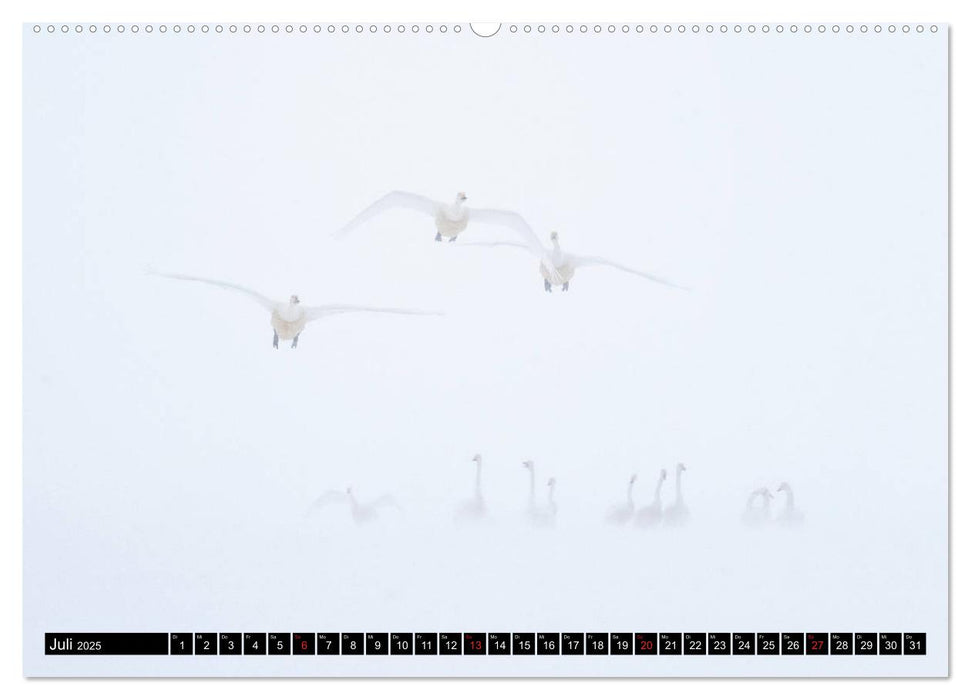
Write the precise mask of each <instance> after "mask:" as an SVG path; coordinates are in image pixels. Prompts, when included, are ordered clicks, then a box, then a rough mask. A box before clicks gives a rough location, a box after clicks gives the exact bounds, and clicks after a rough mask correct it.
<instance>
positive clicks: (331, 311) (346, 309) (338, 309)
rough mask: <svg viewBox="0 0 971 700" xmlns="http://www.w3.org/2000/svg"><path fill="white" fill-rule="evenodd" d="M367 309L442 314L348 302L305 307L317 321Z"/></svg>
mask: <svg viewBox="0 0 971 700" xmlns="http://www.w3.org/2000/svg"><path fill="white" fill-rule="evenodd" d="M357 311H365V312H372V313H380V314H407V315H410V316H442V315H443V314H442V312H441V311H420V310H417V309H395V308H389V307H382V306H350V305H346V304H323V305H321V306H308V307H306V309H304V315H305V318H306V319H307V321H316V320H317V319H319V318H324V317H325V316H334V315H336V314H346V313H353V312H357Z"/></svg>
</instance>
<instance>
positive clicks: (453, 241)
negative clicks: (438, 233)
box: [448, 236, 458, 243]
mask: <svg viewBox="0 0 971 700" xmlns="http://www.w3.org/2000/svg"><path fill="white" fill-rule="evenodd" d="M456 238H458V236H452V237H451V238H449V239H448V242H449V243H455V239H456Z"/></svg>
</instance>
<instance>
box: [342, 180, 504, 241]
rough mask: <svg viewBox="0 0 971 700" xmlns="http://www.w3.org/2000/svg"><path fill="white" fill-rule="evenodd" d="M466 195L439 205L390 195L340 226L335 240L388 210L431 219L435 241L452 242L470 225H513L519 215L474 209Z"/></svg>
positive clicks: (396, 193)
mask: <svg viewBox="0 0 971 700" xmlns="http://www.w3.org/2000/svg"><path fill="white" fill-rule="evenodd" d="M466 199H467V197H466V196H465V192H459V193H458V194H457V195H455V199H454V200H453V201H452V202H451V203H448V202H438V201H436V200H434V199H430V198H429V197H425V196H423V195H420V194H415V193H413V192H402V191H401V190H396V191H394V192H389V193H388V194H386V195H384V196H383V197H381V198H380V199H379V200H377V201H376V202H374V203H373V204H371V205H370V206H369V207H367V208H366V209H365V210H364V211H362V212H361V213H360V214H358V215H357V216H355V217H354V218H353V219H351V221H350V222H349V223H347V224H345V225H344V226H343V228H341V229H340V230H339V231H338V232H337V233H336V234H335V237H338V238H341V237H344V236H346V235H347V234H349V233H351V232H352V231H355V230H356V229H358V228H360V227H361V226H362V225H364V224H365V223H367V222H368V221H370V220H371V219H373V218H374V217H376V216H378V215H379V214H383V213H384V212H386V211H388V210H390V209H411V210H413V211H417V212H420V213H422V214H425V215H427V216H430V217H431V218H432V219H434V221H435V240H436V241H441V240H442V239H443V238H445V239H447V240H448V241H449V242H454V241H455V239H456V238H458V236H459V234H460V233H462V232H463V231H464V230H465V229H466V228H467V227H468V225H469V224H470V223H483V224H496V225H500V226H514V225H515V219H516V218H517V217H518V216H519V215H518V214H515V213H513V212H508V211H501V210H499V209H473V208H471V207H467V206H465V200H466Z"/></svg>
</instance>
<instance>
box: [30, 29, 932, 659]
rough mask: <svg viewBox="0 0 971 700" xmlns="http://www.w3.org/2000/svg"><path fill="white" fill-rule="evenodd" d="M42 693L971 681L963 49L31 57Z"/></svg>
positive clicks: (825, 42)
mask: <svg viewBox="0 0 971 700" xmlns="http://www.w3.org/2000/svg"><path fill="white" fill-rule="evenodd" d="M23 54H24V75H23V101H24V111H23V162H24V190H23V192H24V198H23V221H24V230H23V295H24V307H23V351H24V356H23V357H24V359H23V388H24V419H23V425H24V435H23V439H24V467H23V484H24V493H23V505H24V601H23V604H24V617H23V635H24V649H25V651H24V672H25V674H26V675H28V676H351V677H360V676H433V677H434V676H499V677H509V676H542V677H562V676H578V677H584V676H599V677H605V676H606V677H610V676H618V677H649V676H719V677H725V676H750V677H751V676H798V677H806V676H829V677H831V676H869V677H872V676H946V675H947V674H948V27H947V25H943V24H927V23H925V24H852V25H847V24H812V25H805V24H798V25H792V24H777V23H771V22H770V23H761V22H760V23H755V24H751V23H742V24H737V23H720V22H719V23H701V24H652V23H649V22H645V23H638V24H635V23H628V24H624V23H616V22H613V23H612V22H608V21H605V22H603V23H599V24H596V23H589V24H564V23H560V24H555V23H534V24H508V23H503V24H495V25H469V24H454V23H448V24H442V23H431V24H429V23H388V24H384V23H378V24H353V23H352V24H329V23H314V22H307V23H279V24H273V23H266V24H258V23H251V24H247V23H231V22H225V23H210V24H186V23H176V22H171V23H161V24H116V23H108V24H105V23H94V24H92V23H73V22H72V23H60V22H55V23H53V24H46V23H44V24H27V25H25V26H24V29H23Z"/></svg>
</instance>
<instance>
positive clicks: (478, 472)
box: [455, 453, 486, 521]
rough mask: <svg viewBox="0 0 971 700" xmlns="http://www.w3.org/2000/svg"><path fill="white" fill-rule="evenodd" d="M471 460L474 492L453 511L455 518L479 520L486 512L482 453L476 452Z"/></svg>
mask: <svg viewBox="0 0 971 700" xmlns="http://www.w3.org/2000/svg"><path fill="white" fill-rule="evenodd" d="M472 461H473V462H475V494H474V495H473V496H472V498H470V499H469V500H468V501H466V502H465V503H463V504H462V505H460V506H459V507H458V510H457V511H455V518H456V519H457V520H463V521H467V520H480V519H481V518H483V517H484V516H485V514H486V505H485V499H484V498H483V497H482V455H480V454H478V453H476V455H475V456H474V457H473V458H472Z"/></svg>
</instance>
